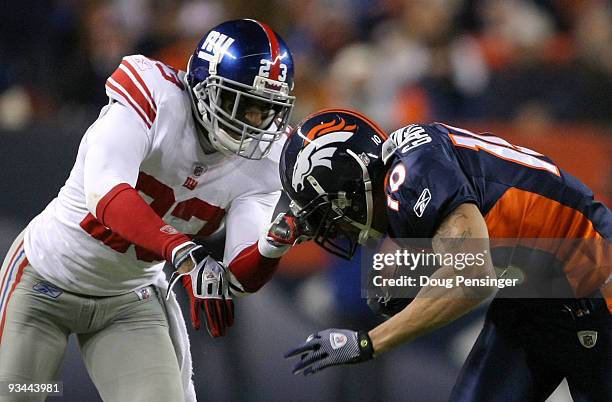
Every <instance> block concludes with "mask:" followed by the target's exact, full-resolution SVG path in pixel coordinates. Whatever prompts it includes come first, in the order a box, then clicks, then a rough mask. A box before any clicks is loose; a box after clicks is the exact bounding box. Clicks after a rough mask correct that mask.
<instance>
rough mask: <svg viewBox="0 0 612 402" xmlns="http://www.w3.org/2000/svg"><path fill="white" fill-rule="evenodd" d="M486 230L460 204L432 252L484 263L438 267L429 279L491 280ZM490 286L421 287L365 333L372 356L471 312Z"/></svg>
mask: <svg viewBox="0 0 612 402" xmlns="http://www.w3.org/2000/svg"><path fill="white" fill-rule="evenodd" d="M488 238H489V236H488V232H487V227H486V224H485V221H484V218H483V217H482V214H481V213H480V211H479V210H478V208H477V207H476V206H475V205H473V204H462V205H460V206H459V207H458V208H456V209H455V210H454V211H453V212H452V213H451V214H450V215H448V217H447V218H446V219H445V220H444V222H443V223H442V224H441V225H440V227H439V228H438V230H437V231H436V234H435V236H434V238H433V248H434V252H436V253H441V254H445V253H452V254H454V253H473V254H476V253H483V251H485V250H486V252H484V253H483V254H484V264H483V265H482V266H473V267H470V268H469V269H465V270H463V271H457V270H456V269H455V268H454V267H451V266H442V267H441V268H439V269H438V270H437V271H436V272H435V273H434V274H433V275H432V278H440V279H454V278H455V277H457V275H462V276H464V277H466V278H474V279H477V278H486V277H487V276H490V277H494V276H495V270H494V268H493V262H492V261H491V258H490V256H491V253H490V251H489V241H488ZM495 290H496V288H494V287H465V286H453V287H452V288H450V289H447V288H444V287H440V286H437V287H434V286H425V287H423V288H422V289H421V291H420V292H419V293H418V294H417V296H416V298H415V299H414V300H413V301H412V303H410V304H409V305H408V306H406V308H404V309H403V310H402V311H400V312H399V313H398V314H396V315H395V316H393V317H392V318H391V319H389V320H388V321H386V322H384V323H382V324H381V325H379V326H378V327H376V328H374V329H372V330H371V331H370V332H369V335H370V338H371V339H372V345H373V347H374V351H375V354H376V355H378V354H381V353H383V352H385V351H387V350H389V349H391V348H393V347H395V346H397V345H399V344H401V343H404V342H409V341H411V340H413V339H415V338H417V337H419V336H421V335H423V334H426V333H428V332H430V331H432V330H434V329H436V328H439V327H441V326H443V325H446V324H448V323H450V322H451V321H454V320H456V319H457V318H459V317H461V316H462V315H464V314H466V313H468V312H469V311H471V310H473V309H474V308H475V307H476V306H478V305H479V304H480V303H481V302H482V301H483V300H485V299H487V298H488V297H490V296H491V295H493V293H494V292H495Z"/></svg>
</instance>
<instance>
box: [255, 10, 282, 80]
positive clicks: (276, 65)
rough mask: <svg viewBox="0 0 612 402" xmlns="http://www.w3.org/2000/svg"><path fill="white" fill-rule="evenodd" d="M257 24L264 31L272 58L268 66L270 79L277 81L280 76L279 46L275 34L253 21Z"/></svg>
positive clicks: (270, 29)
mask: <svg viewBox="0 0 612 402" xmlns="http://www.w3.org/2000/svg"><path fill="white" fill-rule="evenodd" d="M255 22H257V23H258V24H259V26H260V27H261V28H262V29H263V30H264V32H265V33H266V36H267V37H268V42H270V55H271V57H272V65H271V66H270V79H271V80H275V81H278V77H279V75H280V65H281V61H280V44H279V42H278V38H277V37H276V34H275V33H274V31H273V30H272V28H270V27H269V26H268V24H265V23H263V22H259V21H255Z"/></svg>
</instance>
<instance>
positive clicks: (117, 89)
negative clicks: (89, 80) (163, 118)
mask: <svg viewBox="0 0 612 402" xmlns="http://www.w3.org/2000/svg"><path fill="white" fill-rule="evenodd" d="M106 87H107V89H109V90H111V91H112V92H114V93H115V94H117V95H118V96H119V97H121V98H123V99H124V100H125V101H126V102H127V103H128V104H129V105H130V106H132V109H134V111H136V113H138V115H139V116H140V118H141V119H142V120H143V121H144V123H145V124H146V126H147V128H151V126H152V125H153V122H152V121H150V120H149V117H148V116H147V115H146V114H145V112H144V111H143V110H142V109H141V108H140V106H138V104H137V103H136V101H135V100H133V99H132V97H131V96H130V94H129V93H128V92H127V91H126V90H125V89H123V87H121V86H120V85H119V84H118V83H117V81H115V80H113V79H112V78H109V79H108V80H106Z"/></svg>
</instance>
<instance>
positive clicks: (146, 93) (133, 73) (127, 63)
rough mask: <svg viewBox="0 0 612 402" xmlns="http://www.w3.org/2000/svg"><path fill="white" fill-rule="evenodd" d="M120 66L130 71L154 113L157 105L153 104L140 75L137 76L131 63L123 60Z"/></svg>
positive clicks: (147, 88)
mask: <svg viewBox="0 0 612 402" xmlns="http://www.w3.org/2000/svg"><path fill="white" fill-rule="evenodd" d="M121 66H124V67H125V68H127V69H128V70H129V71H130V73H132V75H133V76H134V78H136V80H137V81H138V83H139V84H140V86H141V87H142V89H143V90H144V95H145V97H146V98H147V99H148V100H149V102H150V103H151V106H152V107H153V109H155V111H157V105H156V104H155V101H154V100H153V96H152V95H151V92H150V91H149V87H147V84H145V82H144V80H143V79H142V77H141V76H140V74H138V72H137V71H136V69H135V68H134V66H133V65H132V63H130V62H129V61H127V60H123V61H122V62H121Z"/></svg>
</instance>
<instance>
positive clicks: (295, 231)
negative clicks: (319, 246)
mask: <svg viewBox="0 0 612 402" xmlns="http://www.w3.org/2000/svg"><path fill="white" fill-rule="evenodd" d="M309 232H310V230H309V228H308V226H307V225H306V223H305V222H302V221H300V220H299V219H298V218H296V217H295V216H294V215H293V214H292V213H291V212H290V211H288V212H281V213H280V214H278V215H277V216H276V219H274V221H273V222H272V223H271V224H270V227H269V228H268V233H267V235H266V240H267V241H268V242H269V243H270V244H272V245H273V246H276V247H283V246H293V245H295V244H299V243H301V242H303V241H306V240H310V239H311V238H312V236H311V235H309Z"/></svg>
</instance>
